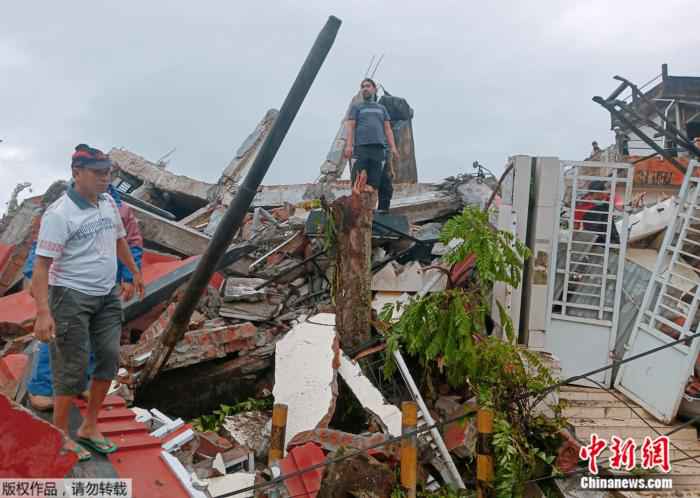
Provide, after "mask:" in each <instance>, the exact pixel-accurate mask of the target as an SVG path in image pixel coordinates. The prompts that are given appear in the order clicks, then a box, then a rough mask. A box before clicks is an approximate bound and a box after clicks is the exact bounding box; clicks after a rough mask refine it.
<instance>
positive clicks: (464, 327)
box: [380, 289, 488, 386]
mask: <svg viewBox="0 0 700 498" xmlns="http://www.w3.org/2000/svg"><path fill="white" fill-rule="evenodd" d="M487 309H488V308H487V307H486V306H485V305H484V303H483V302H482V300H481V299H480V298H479V296H478V295H476V294H475V293H474V292H470V291H465V290H462V289H450V290H447V291H445V292H436V293H432V294H427V295H426V296H424V297H422V298H419V299H416V300H413V301H410V302H409V304H408V305H407V306H406V307H405V309H404V313H403V315H402V316H401V318H400V320H399V321H398V322H397V323H395V324H393V327H392V328H391V332H390V334H389V335H388V337H387V351H388V352H389V353H392V352H393V351H395V350H397V349H398V348H399V344H403V345H404V347H405V349H406V351H407V352H408V353H409V354H413V355H417V356H418V358H419V359H420V361H421V363H422V365H423V366H424V367H427V366H429V365H431V364H432V363H435V362H437V364H438V368H439V369H440V370H441V371H444V372H445V373H446V375H447V380H448V382H449V383H450V384H451V385H453V386H459V385H462V384H464V380H465V378H467V377H468V376H470V375H473V374H474V368H475V367H476V354H475V353H476V351H475V349H474V339H473V334H480V333H482V332H483V331H484V329H485V320H486V313H487ZM393 311H394V308H393V306H392V305H391V304H388V305H386V306H385V307H384V308H383V309H382V312H381V313H380V319H381V320H382V321H384V322H390V318H391V316H392V314H393ZM395 368H396V366H395V364H394V362H393V361H392V360H391V356H390V355H387V361H386V362H385V364H384V373H385V375H386V376H391V375H392V374H393V372H394V370H395Z"/></svg>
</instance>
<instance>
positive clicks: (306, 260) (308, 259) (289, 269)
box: [253, 249, 326, 290]
mask: <svg viewBox="0 0 700 498" xmlns="http://www.w3.org/2000/svg"><path fill="white" fill-rule="evenodd" d="M324 254H326V250H325V249H323V250H322V251H319V252H317V253H315V254H312V255H311V256H309V257H308V258H306V259H305V260H303V261H299V262H298V263H297V264H295V265H294V266H290V267H289V268H287V269H286V270H285V271H283V272H282V273H278V274H277V275H275V276H274V277H270V278H268V279H267V280H265V281H264V282H263V283H261V284H260V285H256V286H255V287H253V288H254V289H255V290H260V289H262V288H263V287H265V286H266V285H269V284H271V283H272V282H275V281H277V280H278V279H280V278H282V277H283V276H284V275H288V274H289V272H290V271H293V270H296V269H297V268H299V267H300V266H304V265H305V264H306V263H308V262H309V261H313V260H314V259H316V258H318V257H319V256H323V255H324Z"/></svg>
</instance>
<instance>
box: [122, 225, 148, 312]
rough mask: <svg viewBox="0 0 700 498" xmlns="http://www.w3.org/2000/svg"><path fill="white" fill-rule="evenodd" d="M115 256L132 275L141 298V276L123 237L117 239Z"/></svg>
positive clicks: (142, 290)
mask: <svg viewBox="0 0 700 498" xmlns="http://www.w3.org/2000/svg"><path fill="white" fill-rule="evenodd" d="M117 257H118V258H119V260H120V261H121V262H122V263H124V264H125V265H126V267H127V268H128V269H129V271H130V272H131V274H132V275H133V276H134V287H135V288H136V292H137V293H138V295H139V297H140V298H141V299H143V296H144V288H143V276H142V275H141V271H140V270H139V267H138V266H136V261H134V256H133V255H132V254H131V249H129V243H128V242H127V241H126V239H125V238H121V239H119V240H117Z"/></svg>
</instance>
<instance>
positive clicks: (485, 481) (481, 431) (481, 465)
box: [476, 408, 494, 498]
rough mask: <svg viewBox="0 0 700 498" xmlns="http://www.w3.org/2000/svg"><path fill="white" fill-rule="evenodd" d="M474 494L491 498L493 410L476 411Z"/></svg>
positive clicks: (482, 409) (478, 497) (479, 497)
mask: <svg viewBox="0 0 700 498" xmlns="http://www.w3.org/2000/svg"><path fill="white" fill-rule="evenodd" d="M476 431H477V434H478V436H477V437H478V439H477V440H476V496H477V498H491V497H493V496H494V489H493V474H494V471H493V411H492V410H490V409H488V408H479V410H478V411H477V412H476Z"/></svg>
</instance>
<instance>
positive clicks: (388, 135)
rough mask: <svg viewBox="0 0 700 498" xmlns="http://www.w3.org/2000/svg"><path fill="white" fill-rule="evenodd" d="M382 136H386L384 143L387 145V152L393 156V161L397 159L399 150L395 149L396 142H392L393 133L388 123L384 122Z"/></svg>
mask: <svg viewBox="0 0 700 498" xmlns="http://www.w3.org/2000/svg"><path fill="white" fill-rule="evenodd" d="M384 134H385V135H386V141H387V142H388V143H389V150H390V151H391V153H392V154H393V155H394V159H398V158H399V150H398V149H397V148H396V141H394V131H393V130H392V129H391V122H390V121H384Z"/></svg>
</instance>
